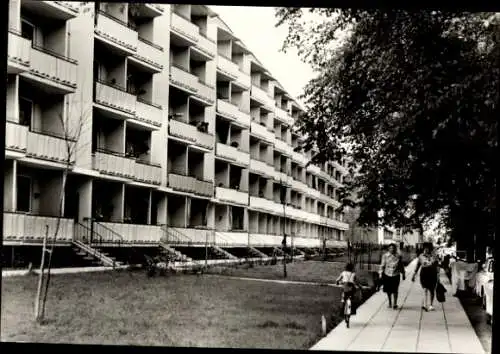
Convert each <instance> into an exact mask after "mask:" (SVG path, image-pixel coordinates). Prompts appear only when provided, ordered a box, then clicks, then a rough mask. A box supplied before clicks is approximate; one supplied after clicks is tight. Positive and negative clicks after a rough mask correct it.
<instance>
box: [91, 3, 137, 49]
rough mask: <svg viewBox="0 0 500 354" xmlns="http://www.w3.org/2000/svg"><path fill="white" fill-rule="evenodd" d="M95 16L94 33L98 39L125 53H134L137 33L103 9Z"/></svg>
mask: <svg viewBox="0 0 500 354" xmlns="http://www.w3.org/2000/svg"><path fill="white" fill-rule="evenodd" d="M96 16H97V26H96V27H95V33H96V34H97V35H98V36H99V37H100V39H102V40H103V41H104V42H106V43H109V44H111V45H112V46H114V47H117V48H118V49H121V50H122V51H124V52H126V53H129V54H135V53H136V52H137V48H138V46H139V43H138V42H139V40H138V34H137V32H136V31H134V30H133V29H131V28H130V27H129V26H128V24H127V23H125V22H123V21H121V20H119V19H117V18H114V17H113V16H111V15H109V14H107V13H105V12H103V11H99V12H98V13H97V14H96Z"/></svg>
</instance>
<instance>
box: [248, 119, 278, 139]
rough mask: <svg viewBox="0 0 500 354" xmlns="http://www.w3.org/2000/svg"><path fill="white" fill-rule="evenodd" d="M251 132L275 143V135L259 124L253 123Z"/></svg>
mask: <svg viewBox="0 0 500 354" xmlns="http://www.w3.org/2000/svg"><path fill="white" fill-rule="evenodd" d="M250 132H251V133H252V134H255V135H257V136H258V137H260V138H261V139H263V140H266V141H268V142H270V143H273V142H274V140H275V137H274V134H273V133H271V132H270V131H269V130H267V128H266V127H265V126H263V125H260V124H259V123H257V122H251V126H250Z"/></svg>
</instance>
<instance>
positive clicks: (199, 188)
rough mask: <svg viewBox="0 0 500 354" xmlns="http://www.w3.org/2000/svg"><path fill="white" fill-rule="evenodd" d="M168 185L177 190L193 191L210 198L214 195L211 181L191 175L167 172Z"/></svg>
mask: <svg viewBox="0 0 500 354" xmlns="http://www.w3.org/2000/svg"><path fill="white" fill-rule="evenodd" d="M168 186H169V187H171V188H172V189H173V190H176V191H179V192H185V193H193V194H197V195H200V196H204V197H210V198H212V197H213V196H214V185H213V183H212V182H208V181H203V180H201V179H198V178H196V177H192V176H186V175H181V174H178V173H169V174H168Z"/></svg>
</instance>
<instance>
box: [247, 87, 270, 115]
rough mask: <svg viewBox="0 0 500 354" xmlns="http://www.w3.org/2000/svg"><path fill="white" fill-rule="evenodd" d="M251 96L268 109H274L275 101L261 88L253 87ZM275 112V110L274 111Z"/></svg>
mask: <svg viewBox="0 0 500 354" xmlns="http://www.w3.org/2000/svg"><path fill="white" fill-rule="evenodd" d="M250 95H251V96H252V97H253V98H255V99H256V100H257V101H259V102H261V103H262V104H264V105H265V106H267V107H268V108H270V109H272V107H274V100H273V98H272V97H271V96H269V94H268V93H267V92H266V91H264V90H263V89H262V88H260V87H259V86H255V85H252V88H251V91H250ZM273 111H274V110H273Z"/></svg>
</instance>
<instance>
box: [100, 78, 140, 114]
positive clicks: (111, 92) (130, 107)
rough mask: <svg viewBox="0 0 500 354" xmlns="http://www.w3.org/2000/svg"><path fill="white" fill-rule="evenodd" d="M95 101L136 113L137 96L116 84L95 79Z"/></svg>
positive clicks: (129, 112)
mask: <svg viewBox="0 0 500 354" xmlns="http://www.w3.org/2000/svg"><path fill="white" fill-rule="evenodd" d="M95 101H96V103H99V104H102V105H104V106H108V107H110V108H114V109H117V110H119V111H122V112H125V113H128V114H135V113H136V101H137V97H136V96H135V95H132V94H130V93H128V92H127V90H125V88H122V87H119V86H118V85H112V84H110V83H104V82H101V81H97V82H96V83H95Z"/></svg>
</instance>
